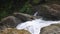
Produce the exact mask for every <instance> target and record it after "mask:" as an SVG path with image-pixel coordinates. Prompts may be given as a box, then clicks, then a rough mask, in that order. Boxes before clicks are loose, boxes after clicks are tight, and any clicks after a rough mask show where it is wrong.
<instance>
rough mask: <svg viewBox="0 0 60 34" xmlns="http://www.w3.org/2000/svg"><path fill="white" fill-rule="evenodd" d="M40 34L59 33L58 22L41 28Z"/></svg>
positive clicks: (59, 26) (59, 25)
mask: <svg viewBox="0 0 60 34" xmlns="http://www.w3.org/2000/svg"><path fill="white" fill-rule="evenodd" d="M40 34H60V24H54V25H50V26H47V27H44V28H42V29H41V32H40Z"/></svg>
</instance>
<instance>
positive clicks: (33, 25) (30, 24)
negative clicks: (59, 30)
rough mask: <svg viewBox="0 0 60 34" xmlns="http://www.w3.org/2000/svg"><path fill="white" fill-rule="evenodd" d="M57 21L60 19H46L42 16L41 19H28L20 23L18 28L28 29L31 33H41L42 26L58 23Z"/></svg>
mask: <svg viewBox="0 0 60 34" xmlns="http://www.w3.org/2000/svg"><path fill="white" fill-rule="evenodd" d="M57 23H60V21H45V20H42V18H40V19H35V20H32V21H26V22H24V23H21V24H18V25H17V26H16V28H17V29H25V30H28V31H29V32H30V33H31V34H39V33H40V30H41V28H43V27H46V26H49V25H51V24H57Z"/></svg>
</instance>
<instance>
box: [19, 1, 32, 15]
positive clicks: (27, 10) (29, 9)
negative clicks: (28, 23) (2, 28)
mask: <svg viewBox="0 0 60 34" xmlns="http://www.w3.org/2000/svg"><path fill="white" fill-rule="evenodd" d="M20 12H22V13H27V14H30V15H32V14H33V10H32V5H31V4H29V3H28V2H27V3H25V5H24V6H23V7H22V9H20Z"/></svg>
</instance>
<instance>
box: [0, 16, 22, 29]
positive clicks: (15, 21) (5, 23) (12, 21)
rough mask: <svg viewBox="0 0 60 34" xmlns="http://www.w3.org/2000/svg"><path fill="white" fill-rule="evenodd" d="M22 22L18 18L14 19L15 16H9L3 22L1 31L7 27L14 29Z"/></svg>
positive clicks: (0, 26) (0, 25) (0, 27)
mask: <svg viewBox="0 0 60 34" xmlns="http://www.w3.org/2000/svg"><path fill="white" fill-rule="evenodd" d="M21 22H22V21H21V20H19V19H18V18H16V17H14V16H8V17H6V18H3V19H2V20H1V23H0V29H4V28H6V27H12V28H14V27H16V26H17V25H18V24H19V23H21Z"/></svg>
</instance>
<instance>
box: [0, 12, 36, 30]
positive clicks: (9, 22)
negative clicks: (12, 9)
mask: <svg viewBox="0 0 60 34" xmlns="http://www.w3.org/2000/svg"><path fill="white" fill-rule="evenodd" d="M33 19H36V17H35V16H31V15H28V14H23V13H14V14H13V15H12V16H8V17H5V18H3V19H2V20H1V23H0V29H4V28H8V27H11V28H15V27H16V26H17V25H18V24H20V23H24V22H25V21H30V20H33Z"/></svg>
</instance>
